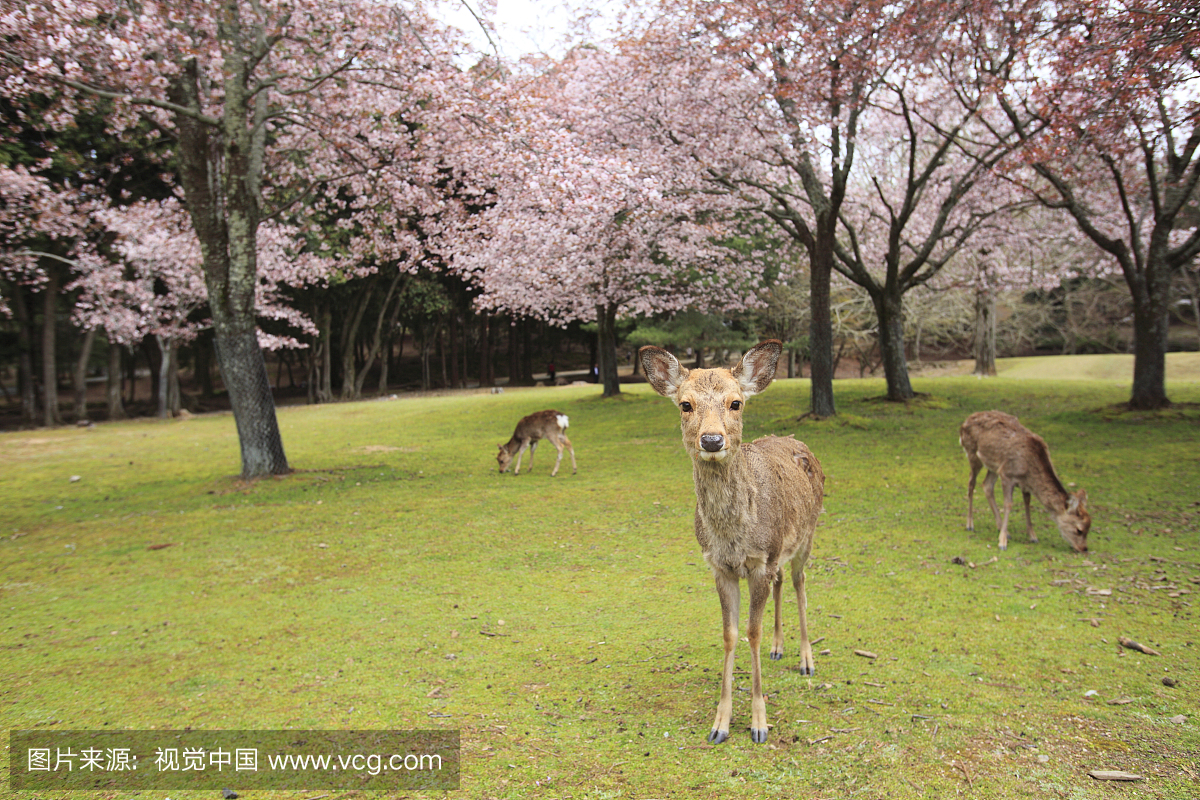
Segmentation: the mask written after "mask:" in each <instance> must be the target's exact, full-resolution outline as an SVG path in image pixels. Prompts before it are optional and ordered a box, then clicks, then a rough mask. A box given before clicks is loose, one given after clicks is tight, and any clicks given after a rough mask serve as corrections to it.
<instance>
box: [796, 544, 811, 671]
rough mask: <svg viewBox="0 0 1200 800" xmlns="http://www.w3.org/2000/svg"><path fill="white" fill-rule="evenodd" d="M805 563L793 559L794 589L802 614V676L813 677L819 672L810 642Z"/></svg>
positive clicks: (797, 605) (798, 559)
mask: <svg viewBox="0 0 1200 800" xmlns="http://www.w3.org/2000/svg"><path fill="white" fill-rule="evenodd" d="M805 559H807V556H806V557H805ZM804 563H805V561H804V560H802V559H801V558H800V557H799V556H797V557H796V558H793V559H792V588H794V589H795V590H796V607H797V609H798V610H799V612H800V674H801V675H812V674H813V673H815V672H816V671H817V666H816V662H815V661H814V660H813V654H812V644H811V643H809V641H808V593H807V592H806V591H805V590H804Z"/></svg>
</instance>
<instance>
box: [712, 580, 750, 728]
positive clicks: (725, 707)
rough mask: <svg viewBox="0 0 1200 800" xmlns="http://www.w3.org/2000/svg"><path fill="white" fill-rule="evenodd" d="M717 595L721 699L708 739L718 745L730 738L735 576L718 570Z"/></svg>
mask: <svg viewBox="0 0 1200 800" xmlns="http://www.w3.org/2000/svg"><path fill="white" fill-rule="evenodd" d="M716 578H717V596H718V597H720V598H721V622H722V627H723V633H724V640H725V660H724V661H723V662H722V666H721V699H720V701H719V702H718V703H717V716H716V718H715V719H714V720H713V724H712V730H711V731H709V732H708V741H709V742H711V743H712V744H720V743H721V742H723V741H725V740H726V739H728V738H729V721H730V720H731V719H732V718H733V652H734V649H735V648H736V647H737V640H738V627H737V626H738V614H739V613H740V611H741V604H742V592H741V589H740V588H739V587H738V579H737V576H736V575H732V576H731V575H725V574H720V573H718V574H717V576H716Z"/></svg>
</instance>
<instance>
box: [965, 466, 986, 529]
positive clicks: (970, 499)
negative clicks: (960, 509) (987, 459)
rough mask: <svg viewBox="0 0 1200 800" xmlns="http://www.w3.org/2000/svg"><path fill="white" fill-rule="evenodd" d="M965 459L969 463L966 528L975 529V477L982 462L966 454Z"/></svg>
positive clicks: (977, 475)
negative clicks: (969, 476)
mask: <svg viewBox="0 0 1200 800" xmlns="http://www.w3.org/2000/svg"><path fill="white" fill-rule="evenodd" d="M967 461H969V462H970V463H971V480H969V481H968V482H967V530H969V531H973V530H975V479H976V478H977V477H979V470H980V469H982V468H983V462H982V461H980V460H979V459H978V458H971V456H970V455H969V454H968V455H967Z"/></svg>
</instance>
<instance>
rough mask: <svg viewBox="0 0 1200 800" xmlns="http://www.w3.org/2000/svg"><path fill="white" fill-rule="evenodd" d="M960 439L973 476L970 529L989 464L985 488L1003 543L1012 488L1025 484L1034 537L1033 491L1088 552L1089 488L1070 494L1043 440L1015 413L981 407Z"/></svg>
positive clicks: (1070, 539)
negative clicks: (999, 496) (999, 500)
mask: <svg viewBox="0 0 1200 800" xmlns="http://www.w3.org/2000/svg"><path fill="white" fill-rule="evenodd" d="M958 443H959V444H961V445H962V449H963V451H964V452H965V453H966V454H967V461H969V462H970V463H971V481H970V483H968V484H967V530H969V531H973V530H975V519H974V516H975V509H974V504H975V477H976V476H977V475H978V474H979V470H981V469H983V468H984V467H987V471H988V473H987V477H986V478H984V479H983V493H984V495H986V496H987V499H988V503H989V504H990V505H991V507H992V516H994V517H995V518H996V524H997V525H998V526H999V527H1000V549H1001V550H1006V549H1008V514H1009V512H1010V511H1012V502H1013V488H1014V487H1016V486H1020V487H1021V493H1022V494H1023V495H1024V496H1025V532H1026V533H1027V534H1028V535H1029V541H1031V542H1034V543H1036V542H1037V536H1036V535H1035V534H1034V532H1033V519H1032V518H1031V517H1030V514H1029V496H1030V495H1031V494H1032V495H1035V496H1036V497H1037V499H1038V500H1040V501H1041V503H1042V505H1044V506H1045V507H1046V508H1047V509H1048V510H1049V511H1050V512H1051V513H1052V514H1054V521H1055V522H1056V523H1057V524H1058V531H1059V533H1061V534H1062V537H1063V538H1064V539H1066V541H1067V544H1069V545H1071V547H1073V548H1075V550H1076V552H1080V553H1085V552H1087V535H1088V530H1089V529H1090V528H1091V527H1092V518H1091V517H1089V516H1088V513H1087V509H1086V508H1084V503H1085V502H1087V492H1084V491H1083V490H1080V491H1078V492H1076V493H1075V494H1070V493H1069V492H1068V491H1067V490H1066V489H1064V488H1063V485H1062V482H1061V481H1059V479H1058V476H1057V475H1055V474H1054V466H1053V465H1052V464H1051V463H1050V450H1049V448H1047V447H1046V442H1045V440H1043V439H1042V437H1040V436H1038V435H1037V434H1036V433H1033V432H1032V431H1030V430H1028V429H1027V428H1026V427H1025V426H1024V425H1022V424H1021V423H1020V422H1018V421H1017V418H1016V417H1014V416H1013V415H1011V414H1005V413H1004V412H1003V411H980V412H978V413H976V414H972V415H971V416H969V417H967V419H966V422H964V423H963V424H962V427H961V428H960V429H959V432H958ZM996 478H999V479H1000V485H1001V487H1002V488H1003V490H1004V517H1003V518H1001V516H1000V512H999V510H997V508H996V497H995V486H996Z"/></svg>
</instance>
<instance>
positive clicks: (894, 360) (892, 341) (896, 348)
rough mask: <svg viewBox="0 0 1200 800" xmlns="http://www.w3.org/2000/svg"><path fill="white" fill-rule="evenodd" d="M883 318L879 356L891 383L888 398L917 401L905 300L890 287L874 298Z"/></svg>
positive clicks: (880, 326) (888, 384)
mask: <svg viewBox="0 0 1200 800" xmlns="http://www.w3.org/2000/svg"><path fill="white" fill-rule="evenodd" d="M871 299H872V300H873V301H874V303H875V313H876V315H877V316H878V318H879V357H880V359H881V360H882V361H883V374H884V377H885V378H886V380H887V399H888V400H894V401H900V402H903V401H905V400H911V399H912V398H913V390H912V384H911V383H909V380H908V360H907V359H906V358H905V357H904V301H903V299H902V297H901V296H899V295H897V294H896V293H894V292H889V291H888V290H887V289H886V288H885V289H884V290H883V291H881V292H879V293H878V294H877V295H872V298H871Z"/></svg>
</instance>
